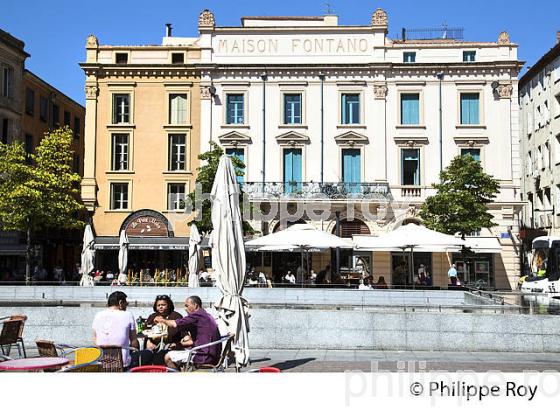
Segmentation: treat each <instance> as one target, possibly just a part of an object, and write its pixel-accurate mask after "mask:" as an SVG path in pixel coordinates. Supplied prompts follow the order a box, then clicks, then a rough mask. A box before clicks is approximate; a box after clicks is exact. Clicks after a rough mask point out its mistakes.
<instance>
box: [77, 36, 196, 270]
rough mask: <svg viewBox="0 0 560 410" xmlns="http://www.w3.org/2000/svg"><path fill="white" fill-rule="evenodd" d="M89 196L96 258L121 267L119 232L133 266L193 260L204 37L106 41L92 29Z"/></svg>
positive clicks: (176, 264) (87, 136) (88, 92)
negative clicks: (149, 42)
mask: <svg viewBox="0 0 560 410" xmlns="http://www.w3.org/2000/svg"><path fill="white" fill-rule="evenodd" d="M86 51H87V59H86V62H85V63H82V64H81V66H82V68H83V69H84V71H85V74H86V86H85V91H86V121H85V160H84V178H83V181H82V200H83V201H84V204H85V206H86V207H87V209H88V211H89V212H90V213H91V216H92V224H93V230H94V234H95V236H96V250H97V251H98V252H97V253H96V260H97V262H96V263H97V265H98V266H99V267H102V269H110V270H113V271H115V270H116V269H117V252H118V242H119V234H120V232H121V231H123V230H124V231H125V232H126V233H127V235H128V236H129V239H130V246H129V250H130V253H129V267H130V268H131V269H137V270H138V269H152V270H154V269H169V268H171V269H177V268H181V267H182V266H183V265H184V263H185V255H186V251H187V249H188V232H189V229H188V227H187V222H188V217H189V215H187V214H185V213H184V211H183V207H184V202H183V200H184V197H185V195H186V194H188V193H189V192H190V191H191V190H192V189H194V182H195V179H196V170H197V168H198V155H199V153H200V145H199V116H200V114H199V112H200V102H199V101H200V98H199V96H200V88H199V76H198V75H197V72H196V70H195V68H194V66H193V62H194V61H198V60H199V59H200V49H199V47H198V46H197V45H196V39H195V38H194V39H181V40H180V41H179V40H177V41H176V40H175V39H174V38H172V37H171V29H170V27H169V28H168V30H167V33H166V37H165V38H164V41H163V43H162V45H161V46H126V47H121V46H108V45H99V43H98V40H97V38H96V37H95V36H93V35H92V36H90V37H89V38H88V40H87V45H86Z"/></svg>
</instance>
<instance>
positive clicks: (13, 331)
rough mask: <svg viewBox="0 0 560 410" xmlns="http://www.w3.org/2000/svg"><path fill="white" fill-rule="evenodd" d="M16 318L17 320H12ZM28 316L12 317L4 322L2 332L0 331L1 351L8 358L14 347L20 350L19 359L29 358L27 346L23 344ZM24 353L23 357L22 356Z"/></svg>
mask: <svg viewBox="0 0 560 410" xmlns="http://www.w3.org/2000/svg"><path fill="white" fill-rule="evenodd" d="M12 317H15V318H16V319H12ZM26 319H27V316H20V315H18V316H10V317H9V318H7V319H6V320H4V321H3V322H2V330H1V331H0V349H1V351H2V354H3V355H6V356H8V355H9V354H10V352H11V349H12V346H14V345H15V346H16V347H17V349H18V354H19V357H27V354H26V353H25V345H24V343H23V337H22V336H23V326H24V324H25V320H26ZM22 351H23V355H22Z"/></svg>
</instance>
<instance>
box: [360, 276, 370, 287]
mask: <svg viewBox="0 0 560 410" xmlns="http://www.w3.org/2000/svg"><path fill="white" fill-rule="evenodd" d="M358 289H359V290H369V289H371V286H370V284H369V280H368V278H364V279H360V286H358Z"/></svg>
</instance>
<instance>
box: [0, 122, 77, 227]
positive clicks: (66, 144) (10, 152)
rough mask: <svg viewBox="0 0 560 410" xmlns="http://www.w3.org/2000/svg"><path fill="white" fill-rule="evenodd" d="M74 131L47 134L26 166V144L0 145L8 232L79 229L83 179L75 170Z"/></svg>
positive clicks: (2, 216)
mask: <svg viewBox="0 0 560 410" xmlns="http://www.w3.org/2000/svg"><path fill="white" fill-rule="evenodd" d="M71 142H72V131H71V130H70V129H69V128H68V127H65V128H61V129H57V130H55V131H52V132H50V133H46V134H45V136H44V137H43V139H42V140H41V143H40V144H39V146H38V147H37V150H36V153H35V154H31V159H32V161H33V164H32V165H29V164H27V163H26V155H27V154H26V153H25V150H24V148H23V145H22V144H21V143H19V142H13V143H12V144H9V145H6V144H1V143H0V157H1V158H2V159H3V160H2V161H0V225H1V226H2V229H4V230H13V231H24V232H26V231H30V232H34V231H37V230H39V229H42V228H47V227H53V228H76V227H79V226H81V225H82V223H81V222H80V221H78V220H77V218H76V213H77V211H78V210H80V209H82V208H83V206H82V205H81V204H80V203H79V202H78V200H77V198H78V189H77V188H76V187H77V186H79V182H80V176H79V175H77V174H76V173H74V172H73V171H72V168H71V165H70V164H71V162H72V151H70V144H71Z"/></svg>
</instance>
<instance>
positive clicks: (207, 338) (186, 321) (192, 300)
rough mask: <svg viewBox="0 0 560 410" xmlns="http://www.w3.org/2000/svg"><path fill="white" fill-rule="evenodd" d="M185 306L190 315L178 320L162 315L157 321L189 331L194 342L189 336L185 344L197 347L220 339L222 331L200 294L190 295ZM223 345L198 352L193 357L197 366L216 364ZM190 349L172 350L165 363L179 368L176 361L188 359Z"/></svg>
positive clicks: (216, 345)
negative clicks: (206, 308)
mask: <svg viewBox="0 0 560 410" xmlns="http://www.w3.org/2000/svg"><path fill="white" fill-rule="evenodd" d="M185 308H186V309H187V312H188V315H187V316H185V317H183V318H181V319H177V320H165V319H163V318H162V317H157V318H155V320H154V321H155V322H157V323H165V324H166V325H167V326H169V327H174V328H177V327H178V328H180V330H181V331H188V332H190V334H191V336H192V340H193V341H194V344H192V342H191V341H190V340H189V339H190V338H188V336H187V337H186V338H183V340H181V343H182V344H183V345H184V346H189V347H190V346H192V347H197V346H201V345H204V344H207V343H210V342H215V341H217V340H219V339H220V332H219V331H218V325H217V324H216V321H215V320H214V318H213V317H212V315H210V314H209V313H208V312H206V311H205V310H204V309H203V308H202V300H200V298H199V297H198V296H189V297H188V298H187V299H186V300H185ZM221 350H222V347H221V345H220V344H219V343H218V344H215V345H213V346H209V347H206V348H203V349H200V350H198V351H197V352H196V354H195V355H194V358H193V362H194V364H195V366H201V365H204V364H212V365H214V364H216V363H218V361H219V359H220V354H221ZM188 356H189V352H188V350H172V351H169V352H168V353H167V354H166V355H165V364H166V365H167V366H168V367H171V368H173V369H176V368H177V365H176V363H181V362H184V361H186V360H187V358H188Z"/></svg>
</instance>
